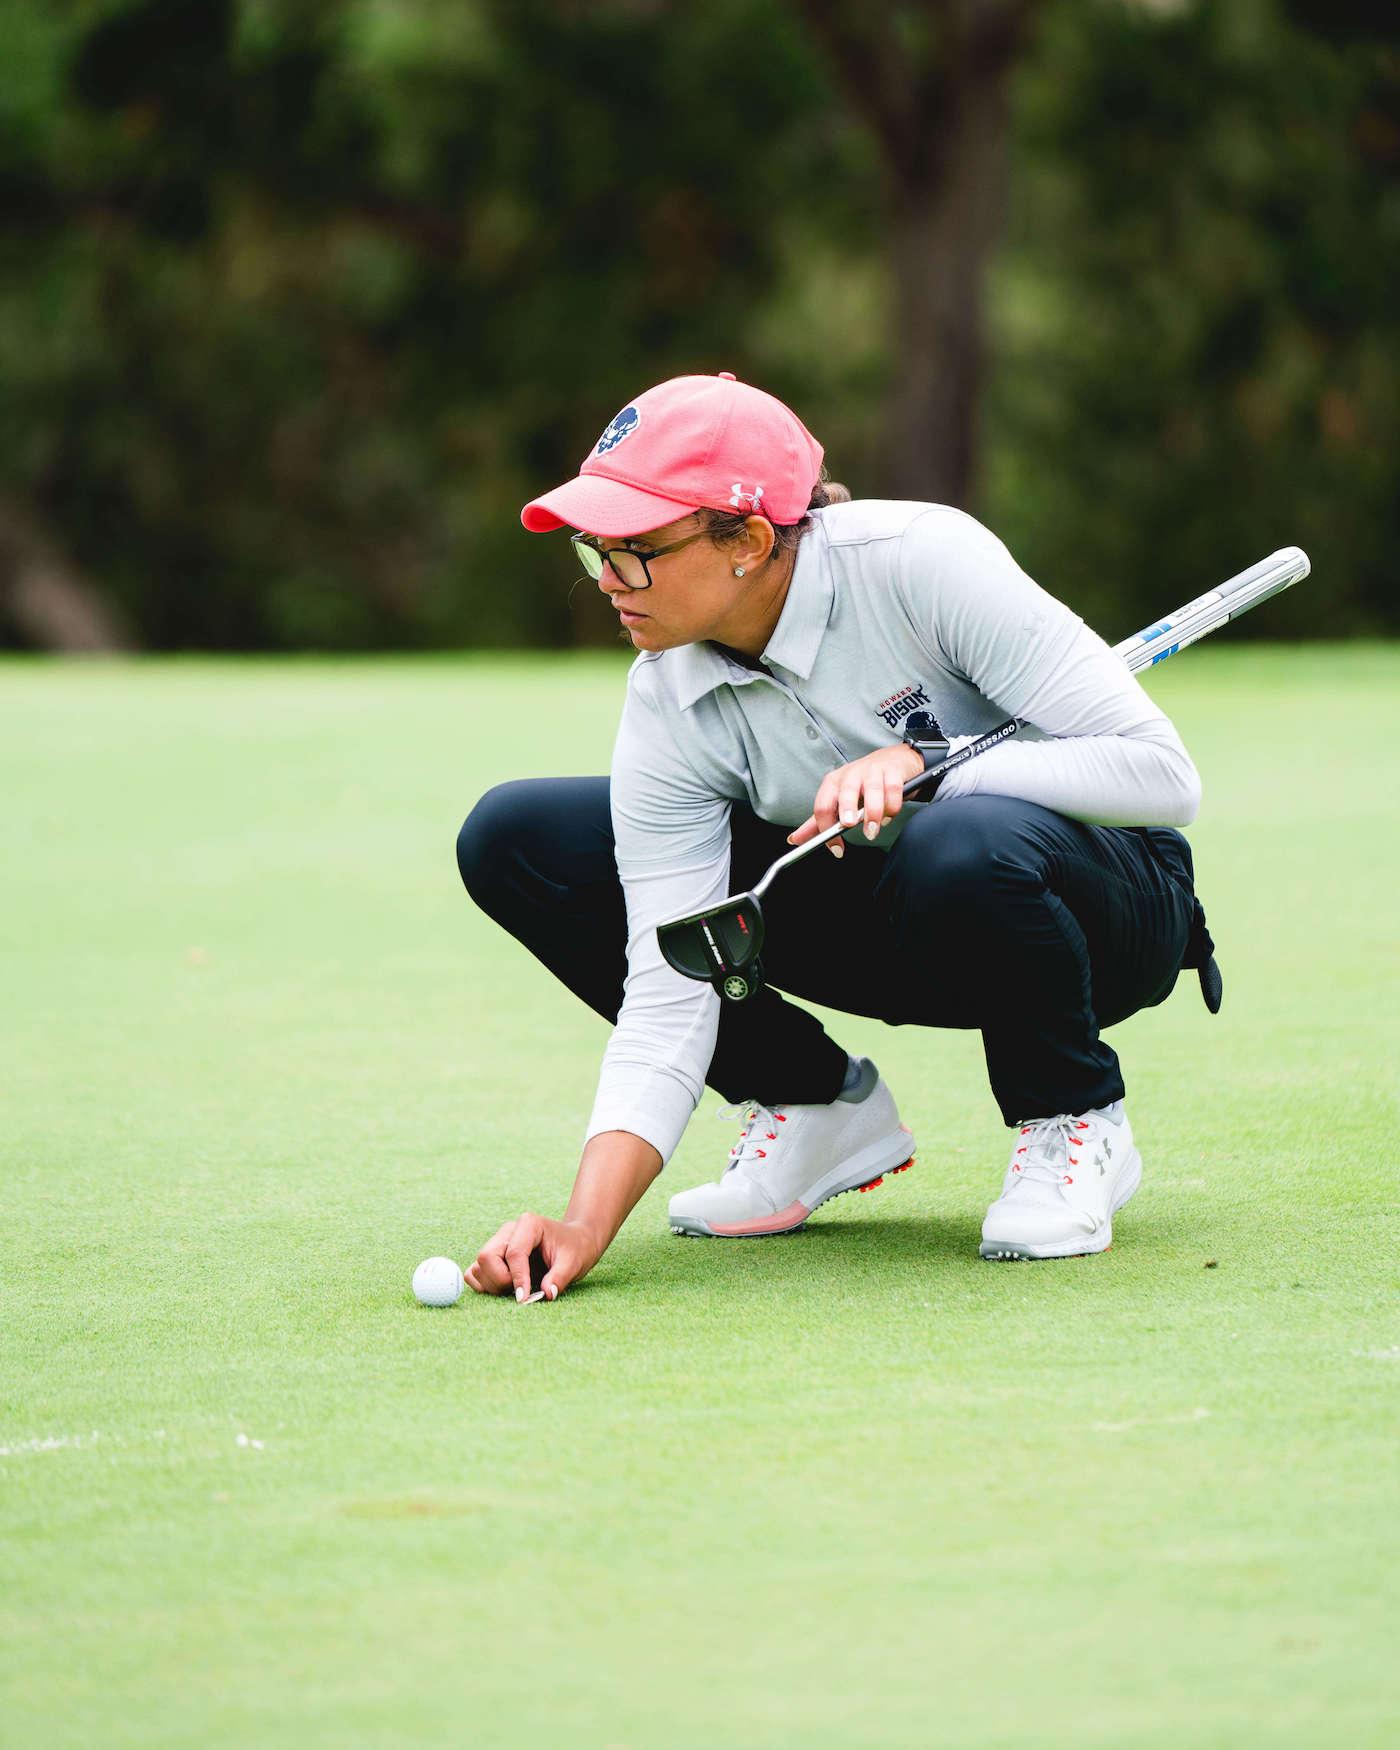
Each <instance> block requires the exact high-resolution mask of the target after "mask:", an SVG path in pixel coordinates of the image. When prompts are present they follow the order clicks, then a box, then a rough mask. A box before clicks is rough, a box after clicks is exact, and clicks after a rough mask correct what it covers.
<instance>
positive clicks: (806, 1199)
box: [669, 1057, 914, 1239]
mask: <svg viewBox="0 0 1400 1750" xmlns="http://www.w3.org/2000/svg"><path fill="white" fill-rule="evenodd" d="M731 1110H732V1108H731ZM740 1110H741V1111H742V1112H743V1113H744V1117H745V1125H744V1129H743V1133H742V1134H741V1135H740V1137H739V1140H738V1142H736V1143H735V1145H734V1147H733V1148H732V1149H731V1150H730V1151H729V1165H728V1166H727V1167H726V1168H725V1171H724V1177H723V1178H722V1179H721V1180H720V1181H719V1183H718V1184H715V1185H697V1186H696V1187H695V1188H694V1190H692V1191H678V1192H677V1193H676V1195H675V1196H674V1197H673V1198H672V1199H671V1203H670V1211H669V1214H670V1222H671V1231H672V1233H678V1234H695V1235H699V1234H705V1235H709V1236H712V1237H716V1238H719V1237H724V1238H736V1239H737V1238H743V1237H754V1236H757V1235H760V1234H786V1233H792V1232H794V1230H795V1229H797V1228H800V1227H801V1226H802V1224H803V1222H805V1221H806V1219H807V1217H808V1216H809V1215H810V1214H811V1213H812V1211H813V1210H814V1209H816V1208H818V1207H819V1206H820V1205H821V1204H823V1203H825V1202H827V1201H828V1200H829V1199H830V1198H832V1197H839V1196H840V1195H841V1194H842V1192H843V1191H870V1190H873V1189H874V1187H875V1186H876V1185H878V1184H880V1182H881V1180H882V1178H883V1176H884V1175H885V1174H886V1173H902V1172H903V1171H904V1169H905V1168H906V1167H908V1166H910V1165H911V1164H912V1163H913V1158H914V1138H913V1136H912V1135H911V1134H910V1132H909V1129H908V1127H907V1126H906V1125H903V1124H901V1123H900V1121H899V1113H898V1112H897V1111H896V1110H895V1104H894V1096H893V1095H892V1094H891V1093H890V1090H889V1088H888V1087H886V1085H885V1083H884V1082H883V1081H882V1080H881V1078H880V1072H879V1070H878V1069H876V1067H875V1065H874V1064H873V1063H872V1062H871V1061H870V1059H869V1058H868V1057H863V1058H861V1059H860V1078H859V1080H858V1081H857V1082H856V1084H855V1086H854V1087H853V1088H852V1089H851V1090H850V1092H849V1093H844V1094H842V1095H841V1096H840V1097H839V1098H838V1099H836V1100H833V1101H832V1102H831V1104H830V1105H829V1106H763V1105H760V1104H759V1102H758V1101H756V1100H747V1101H743V1102H741V1105H740Z"/></svg>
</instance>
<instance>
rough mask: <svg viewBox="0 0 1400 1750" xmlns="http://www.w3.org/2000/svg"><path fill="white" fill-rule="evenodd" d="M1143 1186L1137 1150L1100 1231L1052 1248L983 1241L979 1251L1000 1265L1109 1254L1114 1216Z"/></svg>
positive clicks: (1060, 1242) (1000, 1241) (1003, 1241)
mask: <svg viewBox="0 0 1400 1750" xmlns="http://www.w3.org/2000/svg"><path fill="white" fill-rule="evenodd" d="M1141 1183H1142V1156H1141V1155H1140V1154H1139V1153H1138V1151H1137V1150H1136V1149H1134V1150H1133V1153H1132V1158H1131V1160H1129V1161H1128V1163H1127V1165H1126V1166H1125V1167H1124V1168H1123V1171H1122V1173H1121V1174H1120V1175H1119V1181H1118V1184H1117V1186H1116V1188H1115V1189H1114V1193H1113V1202H1112V1203H1111V1204H1110V1205H1109V1209H1108V1220H1107V1221H1106V1222H1105V1223H1104V1224H1103V1227H1102V1229H1101V1230H1100V1232H1098V1233H1096V1234H1088V1235H1087V1236H1085V1237H1084V1238H1082V1239H1072V1240H1060V1241H1057V1242H1056V1243H1055V1244H1053V1245H1049V1246H1033V1245H1029V1244H1025V1245H1023V1244H1019V1243H1018V1242H1017V1241H1015V1240H983V1241H982V1244H981V1246H980V1247H979V1248H978V1249H979V1251H980V1252H981V1254H982V1256H983V1257H984V1258H986V1259H988V1260H989V1261H990V1262H992V1263H999V1264H1017V1263H1035V1262H1038V1261H1039V1260H1041V1259H1045V1258H1083V1257H1087V1256H1089V1255H1090V1254H1091V1253H1093V1252H1106V1251H1108V1249H1109V1248H1110V1247H1111V1246H1112V1244H1113V1217H1114V1216H1115V1215H1117V1213H1118V1211H1119V1210H1120V1209H1121V1208H1122V1207H1123V1205H1124V1204H1125V1203H1126V1202H1127V1201H1128V1199H1129V1198H1130V1197H1131V1196H1132V1194H1133V1192H1134V1191H1136V1190H1137V1188H1138V1186H1139V1185H1140V1184H1141Z"/></svg>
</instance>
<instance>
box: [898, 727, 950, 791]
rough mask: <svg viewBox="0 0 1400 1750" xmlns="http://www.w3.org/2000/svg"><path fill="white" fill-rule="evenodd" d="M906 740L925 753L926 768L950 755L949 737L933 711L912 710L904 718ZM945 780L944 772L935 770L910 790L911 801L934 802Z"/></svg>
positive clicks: (919, 751) (910, 745)
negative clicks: (923, 781) (939, 787)
mask: <svg viewBox="0 0 1400 1750" xmlns="http://www.w3.org/2000/svg"><path fill="white" fill-rule="evenodd" d="M904 740H905V743H906V745H907V746H909V747H912V748H914V749H915V750H916V751H917V752H918V753H920V754H922V755H923V761H924V770H925V771H927V770H928V768H929V767H930V766H932V765H937V763H938V762H939V761H940V760H944V759H946V758H947V757H948V737H947V736H946V735H945V734H944V733H943V731H942V730H941V729H940V728H939V727H938V719H937V718H936V717H935V716H934V714H933V712H932V711H911V712H910V713H909V715H908V716H907V717H906V718H905V719H904ZM942 782H943V774H942V772H935V773H934V775H933V776H932V777H931V778H930V779H929V780H928V781H927V783H925V784H920V785H918V786H917V788H915V789H913V790H911V791H910V792H909V799H910V801H911V802H932V801H933V799H934V797H935V796H936V795H937V794H938V786H939V785H940V784H941V783H942Z"/></svg>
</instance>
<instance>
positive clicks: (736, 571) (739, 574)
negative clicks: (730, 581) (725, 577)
mask: <svg viewBox="0 0 1400 1750" xmlns="http://www.w3.org/2000/svg"><path fill="white" fill-rule="evenodd" d="M734 575H735V577H742V576H743V575H744V568H743V566H742V565H736V566H735V567H734Z"/></svg>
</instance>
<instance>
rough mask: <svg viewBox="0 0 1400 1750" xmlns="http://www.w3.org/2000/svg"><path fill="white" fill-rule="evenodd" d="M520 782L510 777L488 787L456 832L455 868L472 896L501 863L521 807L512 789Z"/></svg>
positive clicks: (484, 886) (487, 884) (476, 895)
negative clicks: (506, 780)
mask: <svg viewBox="0 0 1400 1750" xmlns="http://www.w3.org/2000/svg"><path fill="white" fill-rule="evenodd" d="M520 782H521V781H520V780H519V779H513V780H512V781H511V782H509V783H506V784H497V785H495V787H494V788H492V789H490V790H488V791H487V792H486V794H485V795H484V796H483V797H482V798H481V800H480V801H479V802H478V803H477V805H476V807H475V808H473V809H472V811H471V813H470V814H469V815H468V816H467V818H466V819H465V820H464V821H463V822H462V826H461V830H460V831H459V832H458V834H457V869H458V871H459V873H460V874H461V877H462V885H463V886H464V887H465V888H466V890H467V892H468V893H469V894H471V896H472V898H473V899H477V898H479V897H480V895H481V894H482V893H483V892H485V891H486V889H487V888H489V887H490V885H491V883H492V880H493V877H494V875H495V873H496V872H497V871H498V870H499V869H500V868H501V867H502V866H503V863H504V859H505V854H506V852H507V850H508V849H509V846H510V842H511V835H512V834H513V833H514V832H516V831H518V830H519V826H520V819H521V810H520V807H519V805H518V802H517V799H516V797H515V794H514V793H515V792H516V791H517V789H518V787H519V784H520Z"/></svg>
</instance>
